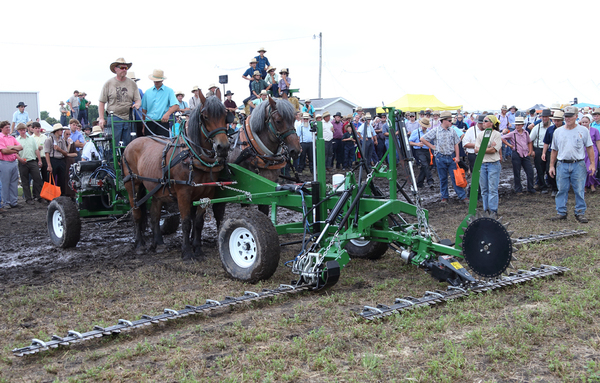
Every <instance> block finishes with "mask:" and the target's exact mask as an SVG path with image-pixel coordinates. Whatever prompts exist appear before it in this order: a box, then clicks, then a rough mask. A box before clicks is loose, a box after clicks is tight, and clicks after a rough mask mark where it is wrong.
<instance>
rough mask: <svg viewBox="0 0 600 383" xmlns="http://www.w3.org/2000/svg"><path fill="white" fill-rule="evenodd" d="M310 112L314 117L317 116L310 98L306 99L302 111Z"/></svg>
mask: <svg viewBox="0 0 600 383" xmlns="http://www.w3.org/2000/svg"><path fill="white" fill-rule="evenodd" d="M305 112H306V113H308V115H309V116H310V117H311V118H312V117H314V116H315V108H314V107H313V106H312V105H311V103H310V100H306V101H304V106H303V107H302V113H305Z"/></svg>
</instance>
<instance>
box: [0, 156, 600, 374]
mask: <svg viewBox="0 0 600 383" xmlns="http://www.w3.org/2000/svg"><path fill="white" fill-rule="evenodd" d="M435 178H436V184H437V177H435ZM501 179H502V181H501V185H500V195H501V200H500V209H499V211H500V215H502V216H504V217H505V220H506V219H507V220H509V221H511V222H512V227H511V229H512V230H516V231H517V234H521V235H527V234H537V233H543V232H549V231H550V230H559V229H565V228H569V229H571V228H583V229H591V230H590V232H591V233H593V235H595V237H594V236H590V235H588V236H586V237H580V238H571V239H567V240H564V241H563V242H556V241H555V242H551V243H549V244H548V245H534V246H531V247H526V248H525V249H524V250H523V251H522V252H521V253H520V254H521V255H520V257H519V265H518V266H519V267H523V268H526V267H530V266H533V265H535V264H540V263H547V264H566V265H569V266H571V264H569V261H568V260H569V257H571V256H573V255H574V254H577V253H578V252H582V251H583V252H584V253H585V254H584V255H582V257H584V258H583V260H582V261H581V262H582V263H583V265H585V267H589V269H588V268H586V269H585V273H591V274H584V276H581V275H580V274H577V273H575V276H576V277H574V276H571V277H569V278H566V277H565V278H564V280H565V281H567V282H565V283H566V286H564V288H563V287H560V288H557V287H556V286H553V283H556V282H552V281H550V282H539V283H538V282H535V283H534V284H533V286H530V287H529V288H530V289H531V291H528V290H527V289H528V288H527V287H515V288H511V289H507V290H506V291H501V292H497V293H495V294H497V295H494V296H492V297H490V300H489V302H492V303H489V302H485V303H482V302H479V301H478V300H465V301H462V302H456V303H453V304H451V305H445V306H444V307H441V308H432V309H429V310H423V311H422V312H423V313H424V314H410V315H403V316H398V318H396V319H393V320H389V321H384V322H381V323H379V324H368V323H364V322H363V321H362V319H360V318H357V317H356V316H355V315H353V314H352V313H353V312H356V311H357V310H359V309H360V308H361V306H362V305H365V304H369V305H374V304H376V303H386V302H387V303H393V299H394V297H398V296H406V295H413V296H420V295H422V294H423V293H424V291H425V290H434V289H436V288H443V287H444V285H440V284H439V283H437V282H435V281H434V280H433V279H432V278H431V277H430V276H428V275H427V274H426V273H424V272H423V271H422V270H419V269H417V268H415V267H413V266H405V265H403V263H402V262H401V260H400V259H399V257H398V256H396V255H395V254H394V253H393V252H392V251H391V250H390V251H388V252H387V254H386V255H385V256H384V257H383V259H381V260H379V261H376V262H372V261H366V260H353V261H352V262H351V263H350V264H349V265H348V266H347V267H346V268H345V269H344V270H343V271H342V277H341V279H340V282H339V283H338V284H337V285H336V286H335V287H334V288H333V289H332V290H330V291H328V292H326V293H323V294H310V293H308V294H300V295H299V296H295V297H293V298H280V299H275V300H273V301H271V302H267V303H258V304H253V305H247V306H245V307H243V308H236V309H235V310H227V311H226V312H225V313H220V314H215V315H211V316H203V317H201V318H198V317H194V318H192V319H185V320H182V321H181V322H179V323H174V322H173V323H168V324H163V325H160V326H156V327H155V328H154V327H153V328H150V329H144V330H140V331H138V332H132V333H130V334H128V335H125V336H121V337H115V338H111V339H108V340H106V339H103V340H97V341H90V342H87V343H84V344H81V345H75V346H72V347H70V348H61V349H59V350H55V351H51V352H49V353H45V354H39V355H35V356H30V357H25V358H14V357H12V356H11V353H10V350H11V349H12V348H15V347H22V346H25V345H27V344H28V343H29V341H30V339H31V338H34V337H35V338H40V339H49V337H50V336H51V335H52V334H58V335H65V334H66V332H67V330H70V329H75V330H77V331H80V332H84V331H88V330H90V329H91V328H92V327H93V325H95V324H99V325H105V326H106V325H110V324H114V323H116V321H117V320H118V319H120V318H123V319H130V320H133V319H137V318H139V317H140V315H142V314H149V315H156V314H158V313H160V312H161V311H162V309H163V308H174V309H177V308H182V307H184V306H185V304H201V303H203V302H204V300H205V299H207V298H211V299H223V298H224V297H225V296H226V295H236V294H240V295H241V294H242V293H243V291H244V290H259V289H260V288H262V287H274V286H277V285H278V284H279V283H289V281H290V280H291V279H293V277H294V276H293V275H292V274H291V273H290V272H289V271H288V269H287V268H285V267H284V266H283V262H285V261H287V260H290V259H293V258H294V256H295V255H296V254H297V253H298V251H299V245H293V246H287V247H284V248H282V257H281V263H280V266H279V268H278V271H277V272H276V274H275V275H274V276H273V278H271V280H269V281H265V282H261V283H259V284H258V285H256V286H252V285H246V284H243V283H240V282H238V281H233V280H231V279H229V278H227V276H226V275H225V272H224V271H223V268H222V267H221V265H220V261H219V257H218V251H217V247H218V244H217V240H216V236H217V232H216V227H215V225H214V220H213V221H211V222H209V223H208V224H207V227H206V228H205V230H204V233H203V237H204V242H203V243H204V247H203V248H204V251H205V253H206V254H207V259H206V260H205V261H204V262H202V263H195V264H189V263H183V262H181V260H180V252H179V247H180V245H181V232H180V231H178V232H177V233H176V234H173V235H170V236H167V237H166V240H165V242H166V244H167V249H166V251H165V252H163V253H161V254H156V253H151V252H148V253H146V254H135V253H134V252H133V251H132V237H133V227H132V224H131V223H130V222H129V220H127V221H123V222H119V223H117V224H111V223H110V222H106V221H102V222H98V221H97V220H96V221H95V220H91V219H88V220H83V226H82V238H81V240H80V242H79V243H78V245H77V247H75V248H72V249H58V248H55V247H54V246H53V245H52V244H51V242H50V240H49V239H48V235H47V228H46V205H42V204H39V205H35V206H29V205H25V204H24V203H22V201H20V203H21V204H22V206H23V207H22V208H20V209H11V210H10V211H9V212H7V213H5V214H3V215H2V216H1V217H0V236H1V237H2V239H1V240H0V297H1V299H2V307H3V309H2V311H3V313H2V314H0V345H2V348H1V352H2V355H0V382H1V381H63V380H69V379H71V380H73V381H86V380H87V381H96V380H103V381H107V380H108V381H232V382H233V381H336V380H339V381H391V380H398V381H405V380H406V379H409V380H412V381H492V382H493V381H498V382H517V381H518V382H521V381H580V378H581V377H583V378H586V379H591V380H590V381H600V359H599V358H598V353H599V352H600V338H599V337H598V333H599V328H598V325H596V324H595V320H594V321H590V320H589V316H591V315H592V316H593V315H596V317H597V314H598V310H599V308H598V307H597V306H592V307H591V308H590V307H587V308H585V309H582V313H581V316H580V317H579V316H578V315H575V316H574V319H573V320H574V321H575V323H570V322H568V321H567V322H565V321H563V320H562V319H561V318H560V315H559V314H560V313H555V312H554V311H552V307H554V306H552V305H553V304H557V303H555V302H554V301H553V300H552V299H553V298H552V297H553V296H558V295H559V293H560V292H561V291H564V289H567V288H572V287H573V286H574V285H575V286H577V285H580V284H586V283H587V282H586V281H588V279H587V278H590V280H591V276H596V279H598V278H597V276H598V272H597V267H598V243H597V240H595V238H597V235H598V229H597V228H598V224H597V222H599V220H600V214H599V213H598V205H599V204H600V197H598V196H597V195H593V194H590V195H587V196H586V200H588V216H589V218H590V219H591V222H590V224H589V225H581V224H578V223H577V222H576V221H575V220H574V219H573V216H572V214H571V215H570V217H569V221H567V222H561V223H554V222H550V221H548V220H547V218H549V217H552V216H553V215H554V214H555V210H554V201H553V199H552V198H551V197H550V196H549V195H540V194H537V195H516V194H514V193H513V192H512V191H511V189H512V168H511V167H510V165H509V164H508V163H505V164H504V166H503V172H502V177H501ZM523 179H524V175H523ZM380 181H382V180H378V182H380ZM422 196H423V204H424V207H425V208H426V209H428V210H429V214H430V223H431V224H432V225H433V227H434V228H435V229H436V230H437V232H438V234H439V235H440V237H442V238H453V237H454V235H455V230H456V227H457V226H458V224H459V223H460V221H461V220H462V219H463V218H464V216H465V214H466V211H467V207H466V205H464V204H463V203H461V202H459V201H458V200H457V199H456V196H455V195H453V192H451V197H452V196H453V197H454V198H452V199H451V201H450V203H449V204H447V205H442V204H440V203H439V198H440V197H439V186H436V187H435V188H434V189H429V188H425V189H424V190H422ZM573 205H574V202H573V196H572V194H571V196H570V201H569V208H570V210H571V211H572V207H573ZM235 209H239V207H237V206H234V205H231V206H229V207H228V211H229V212H231V211H232V210H235ZM295 219H297V215H296V214H295V213H285V212H281V215H280V220H281V221H286V220H288V221H289V220H295ZM295 239H298V236H291V235H290V236H282V237H281V238H280V240H281V242H287V241H291V240H295ZM577 265H579V266H581V265H580V264H577ZM581 267H583V266H581ZM556 281H558V283H560V281H561V280H560V277H559V278H557V279H556ZM536 294H538V295H539V297H538V298H536V296H537V295H536ZM590 294H592V296H593V297H594V299H595V300H594V302H597V300H598V291H597V290H592V291H591V292H590ZM594 294H595V295H594ZM595 304H598V303H595ZM486 305H487V306H486ZM523 305H526V306H527V305H530V306H531V307H529V306H527V307H528V310H529V309H531V310H529V311H523ZM538 311H539V312H538ZM514 312H519V313H521V314H522V315H525V320H524V322H523V326H525V325H526V323H531V322H532V319H531V318H529V319H528V317H527V315H533V316H534V317H535V318H537V319H536V320H533V321H538V320H539V321H542V319H544V320H547V321H548V323H546V325H544V323H541V324H540V326H541V327H542V329H537V328H536V329H529V333H528V332H527V331H525V332H524V334H521V335H519V336H517V335H518V334H517V335H512V336H515V337H516V339H512V338H510V336H509V335H508V334H509V333H510V332H511V323H516V322H515V321H520V320H521V319H523V318H522V317H521V316H515V315H516V314H514ZM532 312H533V314H532ZM549 313H550V314H549ZM521 314H519V315H521ZM411 315H412V316H411ZM471 316H472V319H468V318H467V317H471ZM407 318H408V319H407ZM465 318H467V319H465ZM577 318H579V322H578V321H577ZM411 321H412V322H411ZM557 321H558V322H557ZM411 323H412V324H411ZM507 323H508V324H507ZM519 323H520V322H519ZM592 323H593V324H592ZM554 325H555V326H556V328H557V330H556V332H555V331H550V333H551V334H550V335H555V336H554V337H553V336H549V337H548V338H546V337H545V334H546V333H547V332H548V331H549V330H548V328H549V326H554ZM515 326H516V325H515ZM507 328H508V330H507V331H506V333H507V334H505V333H504V331H505V330H506V329H507ZM514 331H515V333H518V332H519V331H521V327H518V328H515V329H514ZM415 334H419V335H415ZM473 334H475V335H473ZM519 334H520V333H519ZM557 334H558V335H557ZM523 337H524V338H525V339H524V338H523ZM486 338H487V339H486ZM493 339H496V340H493ZM582 339H583V340H582ZM469 342H471V343H472V342H475V346H471V343H469ZM496 342H497V343H496ZM520 342H524V343H523V344H522V345H520ZM513 343H514V344H513ZM503 346H505V347H503ZM461 350H462V351H461ZM552 358H554V359H552ZM429 359H431V360H429ZM549 360H554V362H553V363H550V362H548V361H549ZM581 373H583V375H581ZM595 374H598V375H595ZM583 378H581V379H583ZM593 379H597V380H593Z"/></svg>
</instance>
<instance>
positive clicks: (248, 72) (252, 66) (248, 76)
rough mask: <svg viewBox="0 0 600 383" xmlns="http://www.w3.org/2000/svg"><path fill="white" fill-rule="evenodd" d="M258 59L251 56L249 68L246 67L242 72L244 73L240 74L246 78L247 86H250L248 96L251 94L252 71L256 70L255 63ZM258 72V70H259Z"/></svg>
mask: <svg viewBox="0 0 600 383" xmlns="http://www.w3.org/2000/svg"><path fill="white" fill-rule="evenodd" d="M257 62H258V61H256V59H255V58H253V59H252V60H250V68H248V69H246V71H245V72H244V74H243V75H242V78H243V79H244V80H248V81H249V83H248V88H250V97H252V96H253V94H252V81H254V72H256V64H257ZM259 73H260V71H259ZM245 103H246V101H245V100H244V104H245Z"/></svg>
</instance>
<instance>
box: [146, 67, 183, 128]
mask: <svg viewBox="0 0 600 383" xmlns="http://www.w3.org/2000/svg"><path fill="white" fill-rule="evenodd" d="M148 78H149V79H150V80H152V81H153V82H154V86H153V87H152V88H150V89H148V90H147V91H146V92H145V93H144V98H143V99H142V112H143V113H144V115H146V124H147V127H146V126H145V127H144V134H145V135H152V133H154V134H156V135H159V136H165V137H169V118H171V115H172V114H173V113H175V112H176V111H178V110H179V101H177V97H175V92H174V91H173V89H171V88H169V87H168V86H165V85H163V81H164V80H166V79H167V78H166V77H165V74H164V72H163V71H162V70H161V69H154V71H153V72H152V74H151V75H148ZM147 129H150V130H151V131H150V132H148V131H146V130H147Z"/></svg>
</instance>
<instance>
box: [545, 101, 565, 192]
mask: <svg viewBox="0 0 600 383" xmlns="http://www.w3.org/2000/svg"><path fill="white" fill-rule="evenodd" d="M564 116H565V114H564V112H563V111H562V110H557V111H556V112H554V116H552V117H550V119H551V120H552V122H553V123H554V125H550V127H549V128H548V129H546V134H545V135H544V149H543V150H542V161H546V166H547V168H546V174H548V175H549V174H550V157H551V156H552V148H550V152H548V148H549V147H550V145H551V144H552V138H553V137H554V131H555V130H556V129H559V128H560V127H562V126H563V124H564ZM548 183H549V184H550V187H551V188H552V194H551V195H552V197H556V194H557V193H558V185H557V184H556V178H554V177H550V176H549V177H548ZM544 191H545V192H546V193H548V191H547V190H543V191H542V194H546V193H544Z"/></svg>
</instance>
